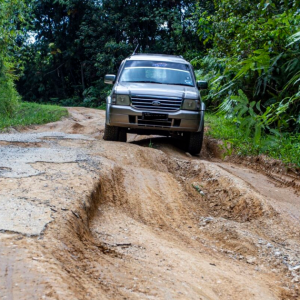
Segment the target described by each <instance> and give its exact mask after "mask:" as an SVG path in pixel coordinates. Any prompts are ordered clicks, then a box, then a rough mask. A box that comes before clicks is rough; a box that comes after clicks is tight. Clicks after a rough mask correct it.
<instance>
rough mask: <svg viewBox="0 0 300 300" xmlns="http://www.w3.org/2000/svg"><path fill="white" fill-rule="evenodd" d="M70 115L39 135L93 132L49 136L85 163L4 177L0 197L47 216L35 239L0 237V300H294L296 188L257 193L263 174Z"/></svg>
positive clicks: (98, 117)
mask: <svg viewBox="0 0 300 300" xmlns="http://www.w3.org/2000/svg"><path fill="white" fill-rule="evenodd" d="M70 112H71V113H72V114H73V117H70V118H69V119H67V120H65V121H61V122H57V123H53V124H48V125H46V126H45V127H43V126H40V127H37V128H36V131H39V132H43V131H48V129H49V128H50V127H51V129H52V130H55V131H58V132H59V131H60V130H62V129H63V128H66V129H65V132H66V133H68V134H72V133H76V134H78V133H79V134H84V135H88V136H91V137H93V138H95V140H86V141H84V142H83V141H80V142H78V141H76V140H75V139H74V141H73V140H72V139H68V140H65V139H60V140H56V141H55V143H54V145H55V149H56V148H57V147H60V148H61V149H66V148H67V149H73V151H75V148H77V147H80V151H81V152H82V151H84V152H85V155H87V156H88V157H89V158H88V159H87V160H86V161H82V162H80V161H79V162H77V161H76V162H73V163H71V164H70V163H68V164H64V163H60V164H58V163H56V162H53V163H49V162H47V163H45V162H36V163H34V164H33V165H32V167H34V168H35V169H37V170H38V171H39V172H40V173H41V175H38V176H35V177H29V178H10V179H9V180H10V181H9V182H8V183H7V180H6V181H5V182H6V186H5V193H4V192H3V194H5V195H6V197H7V195H10V194H11V195H13V196H14V197H15V198H18V197H19V196H20V195H23V196H24V194H26V195H27V196H29V195H30V197H29V198H30V199H28V201H31V203H33V204H34V203H35V202H38V205H39V207H40V206H42V205H45V206H47V207H48V208H49V209H50V210H51V217H52V219H53V221H52V222H50V223H48V225H47V226H46V228H45V230H44V231H43V232H41V233H40V234H39V235H37V236H36V237H27V236H26V235H24V234H18V233H14V234H9V233H3V234H2V236H0V242H1V244H0V247H1V251H2V253H4V256H5V257H6V259H5V261H6V263H5V266H4V264H2V265H3V266H4V267H2V268H0V281H1V285H2V286H3V287H5V288H4V289H2V290H1V291H0V296H1V298H3V297H6V298H3V299H18V298H16V297H18V296H17V295H19V293H21V292H22V293H23V298H22V299H35V298H34V296H35V297H36V299H202V300H206V299H299V297H300V294H299V275H300V273H299V272H300V266H299V263H300V251H299V249H300V248H299V244H300V236H299V224H298V222H295V219H293V216H292V215H291V214H289V213H287V212H289V211H290V210H291V206H289V205H292V204H293V201H294V202H295V203H296V202H297V201H298V200H297V198H293V195H294V194H293V193H292V191H289V192H290V194H289V195H290V197H291V198H289V199H285V197H284V196H286V194H285V193H284V191H287V190H285V188H283V190H282V191H280V192H278V193H275V194H272V193H268V188H270V189H271V191H272V192H273V190H274V186H273V184H274V183H273V182H267V181H265V182H264V185H266V186H265V190H261V189H260V188H258V184H255V183H254V181H253V180H252V179H255V180H258V181H257V182H261V178H260V177H259V176H258V175H259V174H254V173H251V172H250V173H248V172H249V171H246V170H244V172H243V169H242V167H241V169H237V170H234V171H232V170H231V169H234V168H236V165H230V164H225V163H224V164H223V163H220V162H211V161H206V160H203V158H202V157H190V156H189V155H187V154H185V152H184V150H183V149H180V148H178V147H177V145H176V143H175V144H174V143H172V142H171V143H170V140H169V139H161V138H156V137H151V143H150V142H149V140H147V139H146V140H144V141H137V140H136V139H135V138H133V140H134V143H113V142H105V141H103V140H101V130H103V127H101V126H102V125H101V124H104V114H103V112H98V111H95V110H88V109H82V110H81V109H80V108H76V109H70ZM93 122H94V123H93ZM76 124H79V125H80V126H78V125H76ZM92 124H94V129H93V131H92V129H91V127H90V126H91V125H92ZM72 128H73V129H72ZM74 128H75V129H76V130H75V129H74ZM32 130H34V129H32V128H31V129H29V131H32ZM72 130H74V131H72ZM35 142H36V141H35ZM41 143H43V141H41ZM149 145H150V146H149ZM7 146H8V145H7V144H5V147H7ZM49 147H50V148H51V145H49ZM204 155H205V151H204ZM232 166H233V167H234V168H232ZM249 174H250V175H249ZM251 176H253V177H254V178H252V177H251ZM4 180H5V179H3V180H2V181H1V178H0V183H2V184H3V183H4ZM3 191H4V190H3ZM274 195H275V196H276V197H277V198H276V197H273V196H274ZM0 196H1V193H0ZM25 200H26V199H25ZM286 203H288V204H286ZM296 209H298V208H296ZM48 213H49V212H48ZM295 216H296V217H297V214H295ZM9 249H15V250H14V251H15V252H13V251H12V250H9ZM14 256H15V257H16V256H17V257H18V259H12V257H14ZM6 270H9V272H7V271H6ZM8 274H9V275H8ZM20 274H21V275H20ZM16 284H17V285H16ZM35 291H36V293H35ZM33 295H34V296H33Z"/></svg>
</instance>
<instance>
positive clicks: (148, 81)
mask: <svg viewBox="0 0 300 300" xmlns="http://www.w3.org/2000/svg"><path fill="white" fill-rule="evenodd" d="M122 82H136V83H157V84H163V83H162V82H158V81H151V80H144V81H142V80H141V81H122Z"/></svg>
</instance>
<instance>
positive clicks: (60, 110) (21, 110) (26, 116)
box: [0, 102, 68, 131]
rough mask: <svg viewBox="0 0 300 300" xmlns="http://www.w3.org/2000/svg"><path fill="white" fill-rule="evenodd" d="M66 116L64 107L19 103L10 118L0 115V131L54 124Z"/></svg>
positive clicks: (66, 112)
mask: <svg viewBox="0 0 300 300" xmlns="http://www.w3.org/2000/svg"><path fill="white" fill-rule="evenodd" d="M67 115H68V111H67V109H65V108H64V107H60V106H55V105H41V104H37V103H29V102H21V103H20V104H19V105H18V108H17V109H16V111H15V112H14V113H13V115H12V116H11V117H7V116H1V115H0V131H1V130H3V129H4V128H7V127H12V126H13V127H15V126H27V125H34V124H36V125H39V124H45V123H50V122H55V121H58V120H60V119H61V118H62V117H64V116H67Z"/></svg>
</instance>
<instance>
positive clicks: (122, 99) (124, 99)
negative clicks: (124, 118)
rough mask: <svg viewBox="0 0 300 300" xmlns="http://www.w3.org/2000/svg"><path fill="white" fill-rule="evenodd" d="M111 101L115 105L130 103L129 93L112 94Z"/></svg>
mask: <svg viewBox="0 0 300 300" xmlns="http://www.w3.org/2000/svg"><path fill="white" fill-rule="evenodd" d="M111 102H112V104H116V105H130V98H129V95H114V96H113V97H112V99H111Z"/></svg>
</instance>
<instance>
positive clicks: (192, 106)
mask: <svg viewBox="0 0 300 300" xmlns="http://www.w3.org/2000/svg"><path fill="white" fill-rule="evenodd" d="M182 109H185V110H199V109H200V101H199V100H192V99H185V100H184V101H183V105H182Z"/></svg>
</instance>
